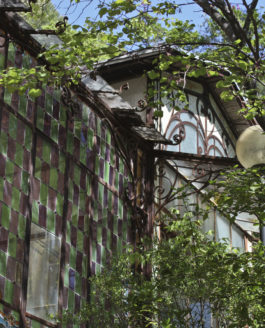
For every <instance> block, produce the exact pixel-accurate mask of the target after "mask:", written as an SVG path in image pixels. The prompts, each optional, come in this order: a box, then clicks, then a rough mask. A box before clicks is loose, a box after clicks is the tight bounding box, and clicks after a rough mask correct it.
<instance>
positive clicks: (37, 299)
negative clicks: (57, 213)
mask: <svg viewBox="0 0 265 328" xmlns="http://www.w3.org/2000/svg"><path fill="white" fill-rule="evenodd" d="M60 250H61V241H60V239H59V238H58V237H56V236H55V235H53V234H51V233H49V232H48V231H46V230H45V229H43V228H41V227H39V226H37V225H36V224H34V223H32V224H31V235H30V254H29V274H28V290H27V308H26V311H27V312H28V313H30V314H32V315H34V316H36V317H38V318H42V319H44V320H47V321H51V319H50V314H56V313H57V312H58V291H59V270H60Z"/></svg>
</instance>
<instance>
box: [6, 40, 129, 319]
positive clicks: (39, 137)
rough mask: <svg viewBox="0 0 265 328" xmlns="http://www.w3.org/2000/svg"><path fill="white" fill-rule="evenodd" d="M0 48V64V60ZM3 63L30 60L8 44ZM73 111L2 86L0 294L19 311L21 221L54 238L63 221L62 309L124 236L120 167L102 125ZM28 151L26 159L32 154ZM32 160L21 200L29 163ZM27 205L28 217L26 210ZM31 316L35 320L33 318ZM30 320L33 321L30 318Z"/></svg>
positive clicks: (83, 293)
mask: <svg viewBox="0 0 265 328" xmlns="http://www.w3.org/2000/svg"><path fill="white" fill-rule="evenodd" d="M3 57H4V55H3V51H2V52H1V53H0V65H1V63H2V62H5V60H4V59H3ZM7 65H8V66H17V67H22V66H23V67H30V66H32V65H35V60H34V59H32V58H31V57H30V56H29V54H27V53H26V52H24V51H22V49H20V48H19V47H17V46H15V45H14V44H13V43H9V49H8V58H7ZM76 101H77V102H78V103H79V111H76V112H75V113H74V115H73V116H71V115H69V114H67V110H68V109H67V108H66V106H65V105H64V104H63V102H62V101H61V95H60V92H58V91H57V90H54V89H53V88H52V87H49V86H47V87H45V88H43V92H42V95H41V96H40V97H38V98H37V99H36V100H34V99H30V98H29V97H28V95H27V94H25V95H23V96H19V95H18V93H16V92H13V93H9V92H8V91H7V90H5V92H4V102H5V104H4V105H3V106H2V108H1V115H2V119H1V136H0V214H1V215H0V234H1V239H0V240H1V242H0V296H1V299H2V300H4V302H5V303H6V304H11V305H12V306H13V307H14V308H17V309H19V305H20V304H19V302H20V296H21V288H22V286H21V284H22V269H23V262H24V248H25V227H26V220H29V218H30V217H32V221H33V222H34V223H36V224H38V225H39V226H41V227H42V228H45V229H46V230H48V231H49V232H51V233H53V234H55V235H56V236H58V237H61V236H62V233H63V228H62V227H63V226H64V225H65V228H66V229H65V231H66V235H65V239H63V240H65V242H64V249H65V253H64V254H65V255H64V256H65V265H64V268H63V271H64V283H63V287H62V289H63V290H62V294H63V307H64V308H71V309H73V310H76V311H77V310H78V309H79V308H80V306H81V305H82V303H84V302H86V300H87V292H88V280H87V278H88V276H89V275H90V274H95V273H96V272H100V270H101V269H102V267H103V266H104V263H105V261H106V260H107V258H108V257H109V256H110V254H111V253H112V252H113V251H114V250H119V251H122V248H123V247H124V246H125V245H126V244H127V243H128V242H130V239H131V236H130V215H131V212H130V209H129V208H128V207H127V205H126V203H125V202H124V200H123V199H124V197H123V196H124V191H125V188H126V187H127V186H128V184H129V178H128V173H127V171H126V167H125V166H124V164H123V161H122V159H121V158H119V156H118V155H117V152H116V150H115V146H114V143H113V138H112V136H111V133H110V131H109V130H108V129H107V128H106V126H105V125H104V124H103V122H102V120H101V119H100V118H99V117H98V116H97V115H96V114H95V113H94V112H93V111H92V110H91V109H90V108H89V107H88V106H87V105H86V104H84V103H82V102H80V101H78V99H77V100H76ZM32 156H33V157H32ZM31 163H32V164H33V166H34V170H33V176H32V178H31V180H32V182H31V183H32V195H31V203H29V199H28V196H29V179H30V166H31ZM66 197H67V199H66ZM29 211H31V214H32V215H29V214H30V213H29ZM0 303H1V302H0ZM36 320H37V319H36ZM36 320H35V321H34V320H33V321H34V322H35V323H34V325H38V323H36V322H37V321H36Z"/></svg>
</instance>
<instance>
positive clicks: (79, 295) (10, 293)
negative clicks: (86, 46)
mask: <svg viewBox="0 0 265 328" xmlns="http://www.w3.org/2000/svg"><path fill="white" fill-rule="evenodd" d="M56 42H59V40H58V39H57V38H56V37H55V36H47V35H45V34H34V33H32V29H31V27H30V26H29V25H28V24H27V23H26V22H25V21H23V20H22V19H21V18H20V17H19V16H18V15H17V14H14V13H13V12H10V11H7V10H6V9H1V8H0V67H1V69H5V68H7V67H18V68H21V67H25V68H30V67H34V66H35V65H36V54H37V53H38V51H40V49H41V47H42V46H45V45H48V44H51V43H56ZM155 55H156V53H144V54H143V55H139V57H137V59H134V60H132V59H131V58H130V57H127V58H121V59H120V60H118V61H117V62H115V61H114V62H113V63H112V64H109V65H108V67H106V66H103V68H102V69H101V70H102V72H101V75H102V76H103V77H104V78H105V79H106V80H107V81H108V82H106V81H105V80H104V79H103V78H102V77H100V76H98V77H97V78H96V79H92V78H90V77H87V78H85V79H84V80H83V81H82V82H81V83H80V85H79V86H78V87H77V88H75V89H73V90H70V89H69V88H66V87H63V88H62V89H60V90H58V89H55V88H53V87H52V86H42V94H41V96H39V97H38V98H31V97H30V96H29V95H28V94H27V93H26V94H24V95H19V94H18V92H16V91H15V92H12V93H11V92H9V91H8V89H5V88H3V87H2V86H1V87H0V88H1V89H0V131H1V135H0V324H1V325H2V326H3V327H18V326H20V327H49V326H50V327H53V326H56V324H55V322H54V320H53V319H52V318H51V316H50V315H51V314H57V313H59V314H60V313H62V311H63V310H64V309H70V310H72V311H75V312H77V311H78V310H79V309H80V308H81V306H82V305H83V304H85V303H86V302H89V291H90V286H89V282H88V279H89V277H90V276H91V275H93V274H95V273H98V272H100V271H101V269H102V267H103V266H104V264H105V263H106V261H107V260H108V258H109V257H110V256H111V254H112V252H114V251H117V250H118V251H122V249H123V247H124V246H125V245H126V244H127V243H135V242H137V236H139V235H143V234H147V235H150V236H151V235H152V233H153V228H154V220H155V219H156V218H157V217H159V215H160V214H161V213H162V212H163V213H169V209H170V207H172V206H174V207H179V208H181V206H182V204H179V203H178V202H179V200H176V199H174V197H173V198H171V191H172V188H174V187H177V186H178V185H181V184H183V183H185V182H187V181H189V180H191V181H192V183H193V186H194V189H195V191H196V192H195V193H194V195H193V196H192V197H195V198H196V202H200V189H201V187H202V185H203V184H204V183H205V181H207V179H209V176H210V175H211V174H213V172H215V170H213V167H214V168H215V169H220V168H224V167H227V166H231V165H233V164H234V163H235V159H234V155H235V154H234V145H235V140H236V138H237V136H238V134H239V132H240V129H241V130H243V129H244V128H245V127H246V126H247V122H246V121H244V120H243V119H241V121H239V118H238V116H236V114H235V112H236V109H237V108H238V104H235V103H232V104H230V108H228V109H227V110H224V107H225V105H224V104H222V103H221V100H220V98H219V95H218V92H217V91H216V89H214V84H215V81H208V80H206V79H204V80H203V81H190V82H189V83H188V85H187V87H186V92H187V95H188V100H189V104H190V105H189V106H190V107H189V110H188V111H187V110H186V109H185V110H184V109H183V110H181V111H179V112H176V111H174V110H173V107H174V106H172V104H171V103H169V104H168V106H166V108H164V109H163V111H164V112H165V115H164V116H163V118H161V119H160V120H158V121H157V122H154V121H153V117H152V109H147V110H145V111H142V113H141V114H138V113H137V108H136V109H135V107H137V106H138V107H139V103H138V101H139V100H141V99H144V95H145V91H146V88H147V85H148V81H147V80H146V79H145V78H143V77H142V72H143V68H144V65H146V60H147V61H149V62H150V60H151V59H152V58H153V56H155ZM149 62H148V64H149ZM125 67H126V71H125V70H124V68H125ZM124 72H126V74H124ZM128 72H129V74H128ZM130 72H132V73H130ZM113 76H115V79H114V78H113ZM127 82H129V84H130V89H129V90H128V91H127V93H126V92H125V91H124V93H122V94H121V96H120V95H119V92H117V90H120V86H121V85H124V84H125V83H127ZM111 85H112V86H111ZM157 88H159V85H158V86H157ZM178 106H180V107H181V106H182V104H181V103H179V104H178ZM232 107H233V108H234V112H233V115H234V116H233V117H232V118H231V117H228V116H227V112H228V111H230V110H231V108H232ZM138 109H140V108H138ZM235 122H237V123H238V125H237V126H236V124H237V123H235ZM235 126H236V127H235ZM174 136H177V138H178V139H176V137H174ZM176 140H177V142H176ZM161 186H162V187H163V188H162V189H163V192H162V193H161V192H160V193H159V192H158V191H157V190H159V189H161V188H158V187H161ZM205 229H206V230H207V229H212V230H214V232H215V238H217V239H222V238H229V239H230V240H231V245H233V246H236V247H239V248H241V249H244V248H248V247H249V245H250V242H251V238H252V236H251V232H253V229H254V228H253V225H252V221H251V219H250V218H239V219H238V222H237V223H236V224H234V225H231V224H230V223H228V221H226V219H225V218H223V217H222V215H221V214H219V213H218V211H217V210H216V211H215V212H213V216H212V219H210V220H209V222H206V223H205Z"/></svg>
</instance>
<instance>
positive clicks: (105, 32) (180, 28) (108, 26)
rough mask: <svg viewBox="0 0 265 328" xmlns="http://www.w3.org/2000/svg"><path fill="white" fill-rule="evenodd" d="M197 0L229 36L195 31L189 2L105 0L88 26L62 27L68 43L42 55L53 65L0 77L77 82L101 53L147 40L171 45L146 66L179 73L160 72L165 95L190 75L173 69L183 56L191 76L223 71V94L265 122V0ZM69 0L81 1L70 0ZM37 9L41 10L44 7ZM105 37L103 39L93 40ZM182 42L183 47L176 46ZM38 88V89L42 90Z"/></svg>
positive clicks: (15, 83) (156, 72) (17, 82)
mask: <svg viewBox="0 0 265 328" xmlns="http://www.w3.org/2000/svg"><path fill="white" fill-rule="evenodd" d="M79 2H80V1H79V0H76V1H75V3H79ZM92 2H93V1H88V3H92ZM193 2H194V3H197V4H198V5H199V6H200V7H201V8H202V9H203V11H204V12H205V13H206V14H207V15H208V16H209V17H210V18H211V19H212V20H213V22H214V23H215V24H216V26H218V28H219V30H220V31H221V33H223V35H225V36H226V39H224V40H223V41H222V42H212V41H211V42H209V40H208V39H207V38H205V37H203V36H202V35H200V34H199V33H198V32H196V31H194V26H193V25H190V24H189V23H188V22H182V21H180V20H179V19H178V18H177V12H178V10H180V8H181V5H182V4H181V2H180V1H178V0H167V1H164V0H161V1H149V0H144V1H143V0H130V1H127V0H113V1H100V2H99V3H98V16H97V18H98V19H96V20H95V19H90V18H89V17H87V18H86V21H85V25H84V26H71V27H70V26H69V27H68V28H67V29H66V30H65V31H64V32H63V33H61V34H60V38H61V39H62V40H63V46H62V47H60V48H58V47H55V46H54V47H51V48H50V49H47V51H46V52H44V53H43V56H42V59H44V60H45V61H47V63H49V70H43V69H42V66H39V67H38V66H37V67H36V68H35V69H34V70H30V71H29V70H26V69H24V70H23V72H21V70H18V69H11V71H6V72H2V74H1V75H2V79H1V80H0V82H1V83H2V84H5V85H6V86H7V87H9V88H10V89H14V88H17V89H18V90H19V91H20V92H21V93H24V92H25V90H26V88H27V87H29V88H33V89H34V88H37V82H43V83H48V82H49V83H56V84H57V85H61V84H65V83H66V84H67V83H68V84H71V83H74V84H76V83H78V82H79V81H80V79H81V78H82V76H85V75H86V74H88V72H89V71H91V70H95V64H96V63H97V62H98V61H100V60H102V59H107V58H112V57H115V56H118V55H120V54H124V53H126V52H128V51H130V50H137V49H142V48H143V47H145V48H146V47H149V46H154V47H156V48H158V49H160V48H161V47H162V46H164V45H165V44H166V47H167V51H166V52H165V53H163V54H162V53H161V56H160V57H159V59H158V60H157V61H156V62H154V63H153V68H152V69H151V70H150V71H149V72H147V74H148V77H149V78H150V79H151V80H152V79H153V80H155V79H159V78H160V77H162V76H163V74H162V73H163V71H167V72H169V71H170V69H171V74H172V79H167V80H165V79H164V80H163V77H162V78H161V87H162V96H170V95H171V96H172V91H175V93H174V92H173V94H174V95H175V96H177V97H179V88H178V84H177V83H175V82H174V81H176V79H183V75H181V74H180V72H179V71H178V72H177V71H176V70H174V69H173V66H174V63H175V62H179V63H182V65H183V69H184V71H186V73H185V77H189V76H190V77H194V76H195V77H199V76H203V75H216V76H219V77H220V81H219V82H218V84H217V86H218V87H220V88H226V90H225V91H224V92H223V93H222V97H223V98H224V99H227V100H229V99H230V98H232V97H238V99H239V100H240V101H241V103H242V113H244V115H245V116H246V117H247V118H248V119H251V118H253V117H257V119H258V120H259V122H260V124H261V125H262V126H264V122H263V119H262V118H259V117H260V116H262V115H263V114H264V101H265V95H264V94H263V91H262V90H263V88H264V78H263V76H264V69H265V67H264V35H265V34H264V15H261V14H259V13H258V11H257V9H256V8H257V5H258V3H259V1H258V0H252V1H250V2H249V3H247V1H245V0H242V4H241V7H240V8H242V9H237V8H236V7H235V6H233V5H232V4H231V2H230V1H228V0H211V1H208V0H207V1H205V0H194V1H193ZM69 3H74V2H73V1H72V0H71V1H70V2H69ZM34 10H35V11H36V10H38V6H36V7H35V8H34ZM239 11H242V12H243V14H239ZM33 15H34V13H33ZM58 32H59V31H58ZM98 38H99V39H100V42H97V43H95V42H93V41H95V40H97V39H98ZM89 40H91V42H90V41H89ZM160 41H161V42H160ZM176 47H177V49H178V52H179V53H178V54H176V53H175V54H174V53H173V51H172V49H176ZM186 50H189V51H190V52H189V53H187V52H186ZM84 67H85V68H84ZM33 71H34V72H33ZM95 73H97V72H96V70H95ZM25 81H28V85H27V84H26V83H25ZM22 82H23V83H22ZM176 91H177V92H176ZM33 93H34V92H33ZM34 94H35V95H36V96H37V95H38V92H35V93H34ZM147 96H148V99H149V101H151V99H153V98H154V94H153V91H152V89H150V90H149V93H148V95H147ZM246 99H247V101H246ZM160 104H161V100H158V102H157V103H156V104H153V105H157V107H159V105H160ZM155 114H156V115H159V116H161V115H162V114H163V113H161V111H159V110H158V111H156V112H155Z"/></svg>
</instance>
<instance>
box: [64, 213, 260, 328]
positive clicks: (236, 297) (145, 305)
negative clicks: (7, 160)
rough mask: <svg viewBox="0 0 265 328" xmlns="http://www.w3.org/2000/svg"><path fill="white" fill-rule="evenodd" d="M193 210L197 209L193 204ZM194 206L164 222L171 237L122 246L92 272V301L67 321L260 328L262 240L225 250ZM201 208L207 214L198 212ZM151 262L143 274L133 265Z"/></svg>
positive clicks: (162, 327) (124, 326)
mask: <svg viewBox="0 0 265 328" xmlns="http://www.w3.org/2000/svg"><path fill="white" fill-rule="evenodd" d="M197 210H199V209H197ZM198 214H200V215H201V214H202V213H201V210H199V212H198V213H196V214H195V213H193V212H187V213H185V214H184V216H183V217H180V215H179V214H178V212H177V211H173V215H174V216H176V217H175V219H174V220H172V221H170V222H167V228H166V229H167V233H168V234H170V235H171V236H172V235H175V237H174V238H167V239H163V240H154V241H152V247H151V248H149V250H144V249H143V248H142V249H141V248H139V249H138V251H133V250H129V251H128V250H127V252H125V253H124V254H122V255H119V256H118V257H116V258H113V260H112V261H111V265H109V266H107V267H106V268H105V270H104V272H102V273H101V274H99V275H97V276H94V277H92V278H91V286H92V299H91V303H90V304H89V305H88V306H87V307H85V308H83V309H82V311H81V312H80V313H78V314H76V315H75V316H73V315H72V313H70V312H68V313H66V314H65V317H64V321H65V322H69V321H71V322H75V323H77V324H80V323H81V322H82V323H84V322H86V323H87V322H89V326H90V327H92V328H93V327H100V326H104V327H114V328H115V327H119V328H127V327H134V328H137V327H159V328H170V327H179V328H181V327H183V328H184V327H185V328H186V327H194V328H197V327H201V328H204V327H210V326H211V324H210V321H211V319H210V317H211V315H212V316H213V318H214V320H215V322H216V323H217V324H218V325H219V326H218V327H224V328H225V327H237V328H239V327H255V328H257V327H264V323H265V321H264V318H265V307H264V301H265V299H264V297H265V293H264V283H265V278H264V277H265V275H264V274H265V266H264V259H265V258H264V257H265V255H264V254H265V253H264V250H265V249H264V246H262V244H261V243H258V244H257V245H255V246H254V248H253V252H251V253H239V252H238V251H237V250H236V249H233V250H231V249H230V246H229V245H228V244H227V243H226V242H223V243H220V242H216V241H214V240H213V238H212V237H211V234H210V233H208V234H207V235H205V234H204V233H202V232H201V231H200V229H199V228H200V225H201V223H202V221H201V220H196V219H194V218H195V216H197V215H198ZM204 214H207V213H204ZM146 262H149V263H150V262H151V263H152V268H153V269H152V275H151V276H150V277H149V279H146V277H144V275H143V274H142V272H141V270H139V267H143V266H144V264H145V263H146Z"/></svg>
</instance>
